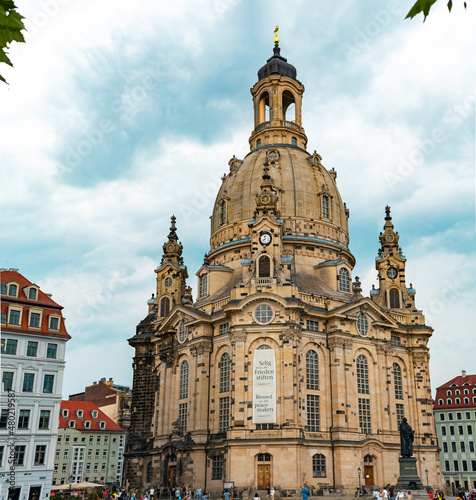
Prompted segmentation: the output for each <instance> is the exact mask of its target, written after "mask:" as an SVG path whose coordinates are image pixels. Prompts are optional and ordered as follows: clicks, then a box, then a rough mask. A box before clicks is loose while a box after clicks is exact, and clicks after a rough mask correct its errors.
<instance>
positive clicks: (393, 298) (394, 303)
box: [388, 288, 400, 309]
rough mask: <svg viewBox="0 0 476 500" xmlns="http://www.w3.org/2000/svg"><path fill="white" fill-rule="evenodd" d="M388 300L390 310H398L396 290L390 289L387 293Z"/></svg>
mask: <svg viewBox="0 0 476 500" xmlns="http://www.w3.org/2000/svg"><path fill="white" fill-rule="evenodd" d="M388 296H389V299H390V307H391V308H392V309H400V292H399V291H398V289H397V288H391V289H390V291H389V293H388Z"/></svg>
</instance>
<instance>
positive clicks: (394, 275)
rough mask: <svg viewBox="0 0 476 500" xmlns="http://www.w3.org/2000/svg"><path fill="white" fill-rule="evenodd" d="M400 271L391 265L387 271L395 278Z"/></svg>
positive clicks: (388, 274)
mask: <svg viewBox="0 0 476 500" xmlns="http://www.w3.org/2000/svg"><path fill="white" fill-rule="evenodd" d="M397 274H398V271H397V269H396V268H395V267H389V268H388V271H387V276H388V277H389V278H390V279H391V280H394V279H395V278H396V277H397Z"/></svg>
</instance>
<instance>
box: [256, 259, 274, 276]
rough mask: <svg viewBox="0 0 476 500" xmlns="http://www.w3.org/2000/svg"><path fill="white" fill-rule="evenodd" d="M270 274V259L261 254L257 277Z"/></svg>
mask: <svg viewBox="0 0 476 500" xmlns="http://www.w3.org/2000/svg"><path fill="white" fill-rule="evenodd" d="M270 275H271V260H270V258H269V257H268V256H267V255H262V256H261V257H260V258H259V261H258V277H259V278H269V277H270Z"/></svg>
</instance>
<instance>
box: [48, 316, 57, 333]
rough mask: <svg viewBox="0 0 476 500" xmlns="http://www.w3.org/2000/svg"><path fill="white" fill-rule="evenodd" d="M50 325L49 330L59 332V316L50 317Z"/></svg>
mask: <svg viewBox="0 0 476 500" xmlns="http://www.w3.org/2000/svg"><path fill="white" fill-rule="evenodd" d="M49 320H50V324H49V329H50V330H59V320H60V319H59V316H50V317H49Z"/></svg>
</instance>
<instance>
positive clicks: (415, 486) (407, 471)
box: [395, 457, 428, 498]
mask: <svg viewBox="0 0 476 500" xmlns="http://www.w3.org/2000/svg"><path fill="white" fill-rule="evenodd" d="M398 462H399V463H400V477H399V478H398V481H397V484H396V486H395V491H398V490H400V489H401V490H402V491H403V492H404V493H406V492H407V491H411V492H412V494H413V497H415V496H419V495H418V494H417V495H415V493H414V492H415V490H417V491H418V490H421V491H422V492H423V491H424V496H425V498H426V497H428V494H427V492H426V491H425V488H424V486H423V483H422V482H421V479H420V476H419V475H418V471H417V467H416V462H417V461H416V458H415V457H400V458H399V459H398Z"/></svg>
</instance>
